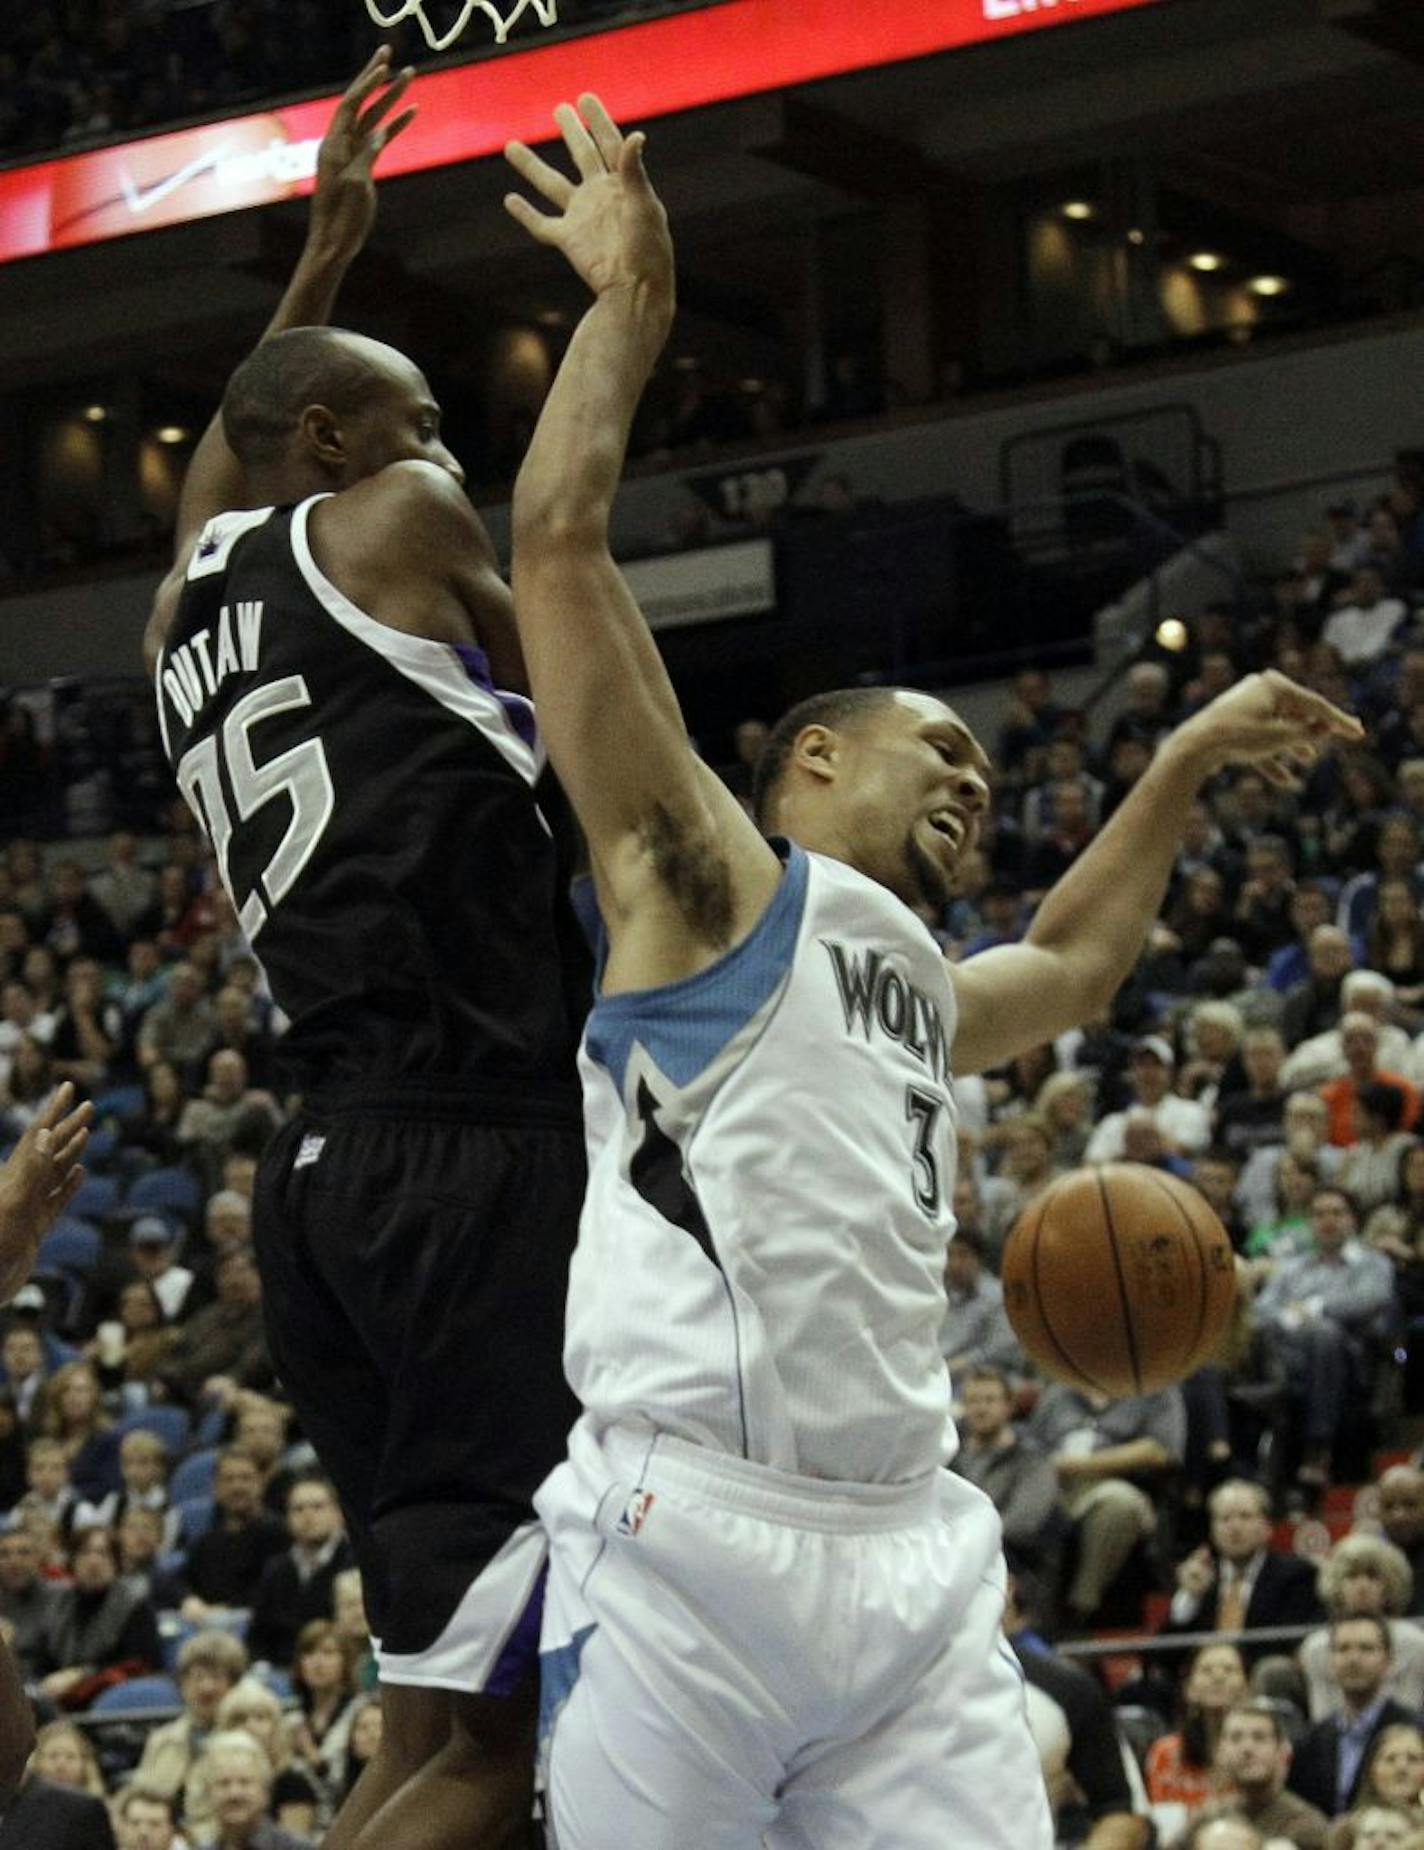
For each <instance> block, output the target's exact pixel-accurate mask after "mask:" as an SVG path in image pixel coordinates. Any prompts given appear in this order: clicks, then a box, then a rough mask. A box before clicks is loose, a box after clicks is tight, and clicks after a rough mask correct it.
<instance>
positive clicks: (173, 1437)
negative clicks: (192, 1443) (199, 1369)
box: [113, 1407, 193, 1458]
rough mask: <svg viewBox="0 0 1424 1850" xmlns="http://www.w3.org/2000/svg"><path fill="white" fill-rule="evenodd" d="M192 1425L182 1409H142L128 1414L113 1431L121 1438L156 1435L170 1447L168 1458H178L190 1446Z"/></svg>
mask: <svg viewBox="0 0 1424 1850" xmlns="http://www.w3.org/2000/svg"><path fill="white" fill-rule="evenodd" d="M192 1425H193V1423H192V1421H191V1420H190V1419H189V1418H188V1415H187V1414H186V1413H185V1412H184V1411H183V1409H182V1408H181V1407H140V1408H139V1409H138V1410H137V1411H136V1412H134V1413H126V1414H125V1415H124V1417H123V1418H122V1419H121V1420H120V1421H119V1422H118V1423H117V1425H115V1427H114V1429H113V1430H114V1432H115V1433H117V1434H118V1436H119V1437H120V1438H122V1437H123V1435H124V1434H125V1433H126V1432H151V1433H156V1434H157V1435H158V1437H159V1438H160V1439H161V1440H162V1441H163V1443H164V1444H165V1445H166V1446H167V1447H168V1456H169V1457H170V1458H178V1457H180V1456H181V1454H182V1453H183V1451H184V1449H185V1447H186V1446H187V1444H188V1434H189V1433H190V1432H191V1430H192Z"/></svg>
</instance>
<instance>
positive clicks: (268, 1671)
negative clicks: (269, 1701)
mask: <svg viewBox="0 0 1424 1850" xmlns="http://www.w3.org/2000/svg"><path fill="white" fill-rule="evenodd" d="M256 1674H257V1676H258V1678H259V1680H260V1681H261V1682H263V1683H265V1684H266V1685H267V1687H268V1689H270V1690H271V1692H272V1694H273V1695H274V1696H275V1697H276V1698H277V1700H278V1702H290V1701H291V1700H292V1697H293V1696H294V1694H295V1693H296V1692H295V1691H294V1690H293V1688H292V1679H291V1678H290V1677H289V1676H288V1675H287V1673H286V1671H285V1670H278V1669H277V1667H276V1665H275V1664H263V1665H262V1666H261V1667H260V1668H259V1669H258V1671H257V1673H256Z"/></svg>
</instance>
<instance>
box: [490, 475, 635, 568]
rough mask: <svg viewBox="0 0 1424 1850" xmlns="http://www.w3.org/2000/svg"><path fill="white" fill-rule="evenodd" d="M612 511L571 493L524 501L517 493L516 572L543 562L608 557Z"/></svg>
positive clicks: (515, 509)
mask: <svg viewBox="0 0 1424 1850" xmlns="http://www.w3.org/2000/svg"><path fill="white" fill-rule="evenodd" d="M610 511H611V509H610V508H609V507H608V506H606V505H603V504H601V503H599V502H595V501H580V500H579V499H578V498H577V497H576V496H572V495H568V494H556V495H547V496H538V497H533V498H529V499H526V500H524V501H523V502H521V500H520V498H519V496H518V494H516V496H515V500H514V508H513V515H512V521H511V527H512V533H513V552H512V557H513V562H514V570H515V572H516V574H517V573H518V572H519V571H520V570H521V569H527V568H528V566H529V565H530V564H531V563H534V564H537V563H539V562H540V561H545V560H556V559H561V558H563V559H578V560H586V559H589V558H593V557H603V556H605V555H606V554H607V552H608V517H609V513H610Z"/></svg>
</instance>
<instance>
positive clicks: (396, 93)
mask: <svg viewBox="0 0 1424 1850" xmlns="http://www.w3.org/2000/svg"><path fill="white" fill-rule="evenodd" d="M414 79H415V71H414V70H413V69H412V67H411V66H410V65H407V66H406V67H405V69H404V70H403V71H401V72H399V73H398V74H397V75H396V76H395V77H394V78H393V79H392V81H391V85H390V88H389V89H388V90H386V91H385V92H384V93H383V94H382V95H380V96H378V97H377V98H376V100H375V102H374V103H372V104H371V105H370V106H369V108H366V109H363V110H362V111H361V115H360V117H359V119H358V120H357V123H356V131H357V133H358V134H360V135H369V134H370V133H371V131H372V130H373V129H374V128H375V126H376V124H377V123H378V122H379V121H380V120H381V118H382V117H383V116H388V115H389V114H390V113H391V111H392V110H393V109H394V108H395V106H396V104H397V103H398V102H399V101H400V100H401V98H402V97H403V96H404V95H405V93H406V91H407V90H408V89H409V88H410V86H411V84H412V83H413V81H414Z"/></svg>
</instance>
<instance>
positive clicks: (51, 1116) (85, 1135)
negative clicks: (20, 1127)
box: [0, 1080, 94, 1304]
mask: <svg viewBox="0 0 1424 1850" xmlns="http://www.w3.org/2000/svg"><path fill="white" fill-rule="evenodd" d="M93 1116H94V1107H93V1106H92V1105H91V1104H90V1103H89V1102H88V1101H87V1100H86V1101H85V1102H84V1103H83V1104H82V1105H75V1103H74V1087H73V1086H72V1085H70V1084H69V1082H68V1081H67V1080H66V1082H65V1083H64V1084H63V1085H62V1086H60V1087H59V1089H58V1090H57V1091H56V1092H55V1094H54V1096H53V1097H52V1098H51V1099H50V1101H49V1103H48V1104H47V1105H46V1106H45V1107H44V1109H43V1110H42V1111H40V1112H39V1113H37V1114H36V1116H35V1117H34V1118H33V1119H32V1120H31V1122H30V1124H29V1127H28V1129H27V1130H26V1131H25V1134H24V1136H23V1137H21V1139H20V1141H19V1142H18V1143H17V1144H16V1145H15V1148H14V1149H13V1150H12V1151H11V1152H10V1155H9V1158H8V1159H7V1161H6V1162H5V1163H4V1164H3V1165H0V1304H8V1303H9V1301H10V1299H11V1298H12V1297H14V1295H15V1293H16V1292H17V1291H18V1290H19V1289H20V1286H21V1285H23V1284H24V1282H25V1280H26V1279H27V1278H28V1277H29V1275H30V1271H31V1268H32V1267H33V1265H34V1262H35V1254H36V1252H37V1251H38V1250H39V1244H40V1241H41V1240H42V1239H43V1238H44V1236H45V1235H46V1234H47V1233H48V1232H49V1230H50V1228H51V1227H53V1225H54V1223H55V1222H56V1221H57V1220H58V1219H59V1217H60V1215H61V1214H62V1213H63V1212H64V1210H65V1209H66V1208H67V1207H68V1206H69V1204H70V1202H71V1201H73V1199H74V1197H75V1195H76V1194H77V1193H78V1191H79V1186H80V1184H81V1183H82V1182H83V1180H84V1171H83V1170H82V1169H81V1168H80V1166H79V1159H80V1157H81V1156H82V1155H83V1154H84V1146H85V1144H86V1143H87V1142H88V1141H89V1125H90V1121H91V1120H92V1118H93Z"/></svg>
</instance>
